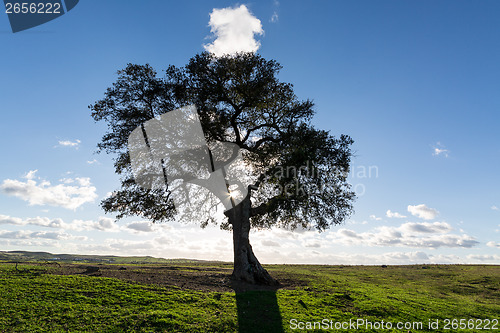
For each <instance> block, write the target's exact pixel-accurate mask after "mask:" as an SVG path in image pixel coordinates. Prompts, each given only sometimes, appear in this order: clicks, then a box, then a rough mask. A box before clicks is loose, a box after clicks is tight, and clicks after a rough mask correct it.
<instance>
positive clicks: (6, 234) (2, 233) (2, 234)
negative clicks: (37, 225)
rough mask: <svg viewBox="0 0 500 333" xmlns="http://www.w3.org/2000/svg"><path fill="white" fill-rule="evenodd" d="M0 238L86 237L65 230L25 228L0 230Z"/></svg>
mask: <svg viewBox="0 0 500 333" xmlns="http://www.w3.org/2000/svg"><path fill="white" fill-rule="evenodd" d="M0 238H9V239H32V238H43V239H53V240H67V239H79V240H84V239H86V237H82V236H78V237H75V236H72V235H70V234H67V233H65V232H49V231H25V230H20V231H6V230H0Z"/></svg>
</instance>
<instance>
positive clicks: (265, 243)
mask: <svg viewBox="0 0 500 333" xmlns="http://www.w3.org/2000/svg"><path fill="white" fill-rule="evenodd" d="M260 243H261V244H262V246H273V247H280V246H281V245H280V243H278V242H275V241H272V240H268V239H264V240H262V241H261V242H260Z"/></svg>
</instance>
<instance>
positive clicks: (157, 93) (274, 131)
mask: <svg viewBox="0 0 500 333" xmlns="http://www.w3.org/2000/svg"><path fill="white" fill-rule="evenodd" d="M281 68H282V67H281V65H279V64H278V63H277V62H276V61H274V60H266V59H264V58H263V57H261V56H260V55H257V54H253V53H239V54H236V55H227V56H223V57H215V56H214V55H212V54H210V53H201V54H198V55H196V56H194V57H193V58H192V59H190V61H189V63H188V64H187V65H186V66H184V67H180V68H179V67H175V66H170V67H168V69H167V70H166V71H165V75H164V77H158V76H157V72H156V71H155V70H154V69H153V68H152V67H151V66H149V65H134V64H129V65H127V67H126V68H125V69H123V70H120V71H118V79H117V81H116V82H115V83H114V84H113V86H112V87H110V88H108V89H107V91H106V93H105V97H104V98H103V99H101V100H99V101H97V102H95V103H94V104H92V105H90V106H89V108H90V109H91V110H92V117H93V118H94V120H95V121H105V122H106V123H107V125H108V132H107V133H106V134H105V135H104V136H103V138H102V141H101V142H100V143H99V144H98V148H99V151H105V152H106V153H114V154H116V159H115V170H116V173H117V174H120V175H121V185H122V186H121V189H120V190H118V191H116V192H114V194H113V195H112V196H110V197H108V198H106V199H104V200H103V201H102V202H101V205H102V207H103V209H104V210H105V211H106V212H115V213H118V214H117V219H120V218H122V217H125V216H133V215H136V216H141V217H143V218H146V219H149V220H151V221H153V222H164V221H168V220H172V219H174V218H175V215H176V207H175V206H174V204H173V200H172V198H171V197H170V194H171V192H170V191H169V189H168V186H166V187H165V188H164V189H144V188H141V187H140V186H139V185H138V184H136V182H135V181H134V178H133V173H132V167H131V162H130V156H129V153H128V151H127V139H128V137H129V135H130V133H131V132H132V131H133V130H134V129H135V128H136V127H138V126H141V124H143V123H144V122H146V121H148V120H150V119H152V118H154V117H157V116H159V115H161V114H163V113H166V112H169V111H171V110H174V109H177V108H179V107H182V106H185V105H191V104H194V105H196V108H197V110H198V115H199V118H200V121H201V124H202V128H203V132H204V134H205V139H206V140H207V142H208V143H210V142H216V141H219V142H231V143H234V144H236V145H238V146H239V147H240V149H241V150H242V151H243V152H244V154H243V158H244V163H245V164H246V165H248V169H249V170H251V172H252V173H253V174H254V175H255V182H254V183H253V184H251V185H250V186H248V194H247V196H246V197H245V198H244V199H243V201H242V202H240V203H239V204H237V205H236V206H235V207H234V208H232V209H231V210H228V211H226V212H225V213H224V215H225V216H226V218H224V220H222V221H220V220H219V221H217V219H216V218H215V217H214V216H211V217H210V218H209V219H203V220H200V221H196V222H199V223H200V224H201V226H202V227H204V226H206V225H207V224H208V223H219V224H220V226H221V228H223V229H226V230H232V232H233V246H234V270H233V274H232V278H233V279H236V280H243V281H246V282H249V283H255V284H268V285H274V284H277V281H276V280H274V279H273V278H272V277H271V276H270V275H269V274H268V272H267V271H266V270H265V269H264V268H263V267H262V266H261V264H260V263H259V261H258V260H257V258H256V257H255V255H254V253H253V250H252V247H251V245H250V242H249V231H250V228H251V227H253V228H258V229H263V228H271V227H273V226H274V227H281V228H288V229H290V230H294V229H296V228H297V227H299V228H307V229H310V228H315V229H317V230H318V231H323V230H325V229H328V228H329V227H330V226H332V225H336V224H340V223H342V222H343V221H344V220H345V219H346V217H348V216H349V215H350V214H351V213H352V210H353V207H352V203H353V200H354V198H355V195H354V193H353V192H352V191H351V189H350V185H349V184H348V183H347V175H348V172H349V168H350V161H351V157H352V153H351V148H350V147H351V144H352V143H353V140H352V139H351V138H350V137H349V136H346V135H341V136H340V137H338V138H336V137H333V136H331V135H330V134H329V133H328V132H327V131H324V130H319V129H316V128H314V127H313V126H312V125H311V124H310V120H311V118H312V116H313V114H314V110H313V106H314V104H313V102H312V101H310V100H305V101H302V100H299V99H298V98H297V96H296V95H295V93H294V91H293V86H292V84H290V83H284V82H280V81H279V80H278V78H277V75H278V73H279V71H280V69H281Z"/></svg>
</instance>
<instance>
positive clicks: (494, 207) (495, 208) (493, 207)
mask: <svg viewBox="0 0 500 333" xmlns="http://www.w3.org/2000/svg"><path fill="white" fill-rule="evenodd" d="M491 209H492V210H500V209H499V208H498V207H497V206H491Z"/></svg>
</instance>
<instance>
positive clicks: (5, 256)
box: [0, 251, 203, 264]
mask: <svg viewBox="0 0 500 333" xmlns="http://www.w3.org/2000/svg"><path fill="white" fill-rule="evenodd" d="M0 261H8V262H26V261H31V262H32V261H35V262H36V261H55V262H70V263H73V262H84V263H106V264H146V263H149V264H153V263H158V264H161V263H195V262H203V260H193V259H183V258H180V259H165V258H155V257H151V256H143V257H140V256H138V257H134V256H133V257H120V256H105V255H82V254H53V253H49V252H29V251H0Z"/></svg>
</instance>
